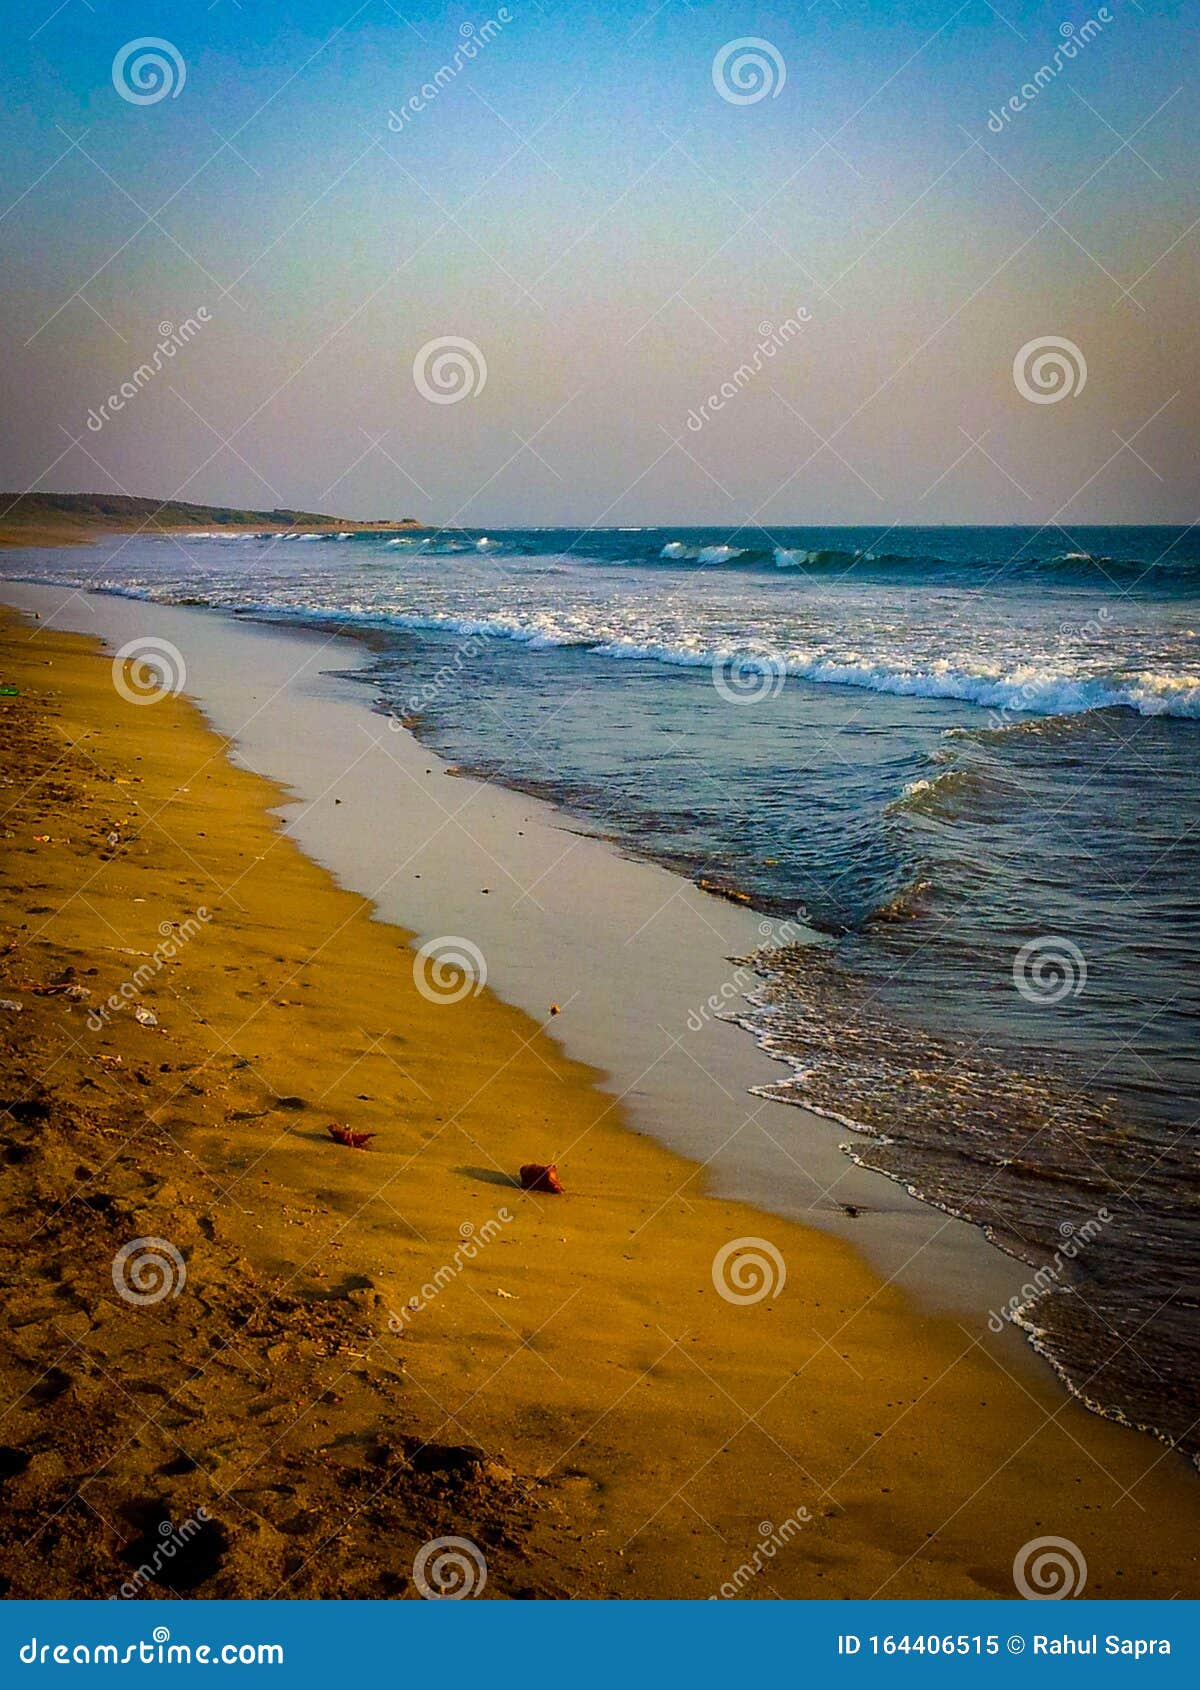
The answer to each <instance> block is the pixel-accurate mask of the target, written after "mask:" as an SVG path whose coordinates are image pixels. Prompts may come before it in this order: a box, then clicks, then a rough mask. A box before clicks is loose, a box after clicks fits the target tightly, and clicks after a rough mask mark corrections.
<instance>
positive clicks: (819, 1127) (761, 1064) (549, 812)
mask: <svg viewBox="0 0 1200 1690" xmlns="http://www.w3.org/2000/svg"><path fill="white" fill-rule="evenodd" d="M3 592H4V593H6V594H7V595H8V601H9V602H10V603H14V604H20V605H22V606H24V607H26V608H28V609H36V610H37V611H38V613H39V614H40V615H41V616H42V617H43V619H45V618H48V617H57V618H58V619H59V621H60V625H62V624H61V617H62V615H63V614H64V613H63V612H62V611H61V610H60V609H59V608H58V607H60V606H62V605H63V604H64V602H65V603H67V604H70V605H71V607H72V608H71V610H70V613H69V617H68V622H69V625H70V626H71V627H72V628H73V630H74V631H75V632H91V633H93V634H96V635H98V636H101V637H103V638H105V639H106V640H107V641H108V643H109V644H110V646H111V647H112V648H113V649H116V647H117V646H119V645H120V644H121V643H123V641H124V640H126V639H128V638H130V637H131V636H135V637H149V638H153V639H165V640H168V641H170V642H172V643H174V644H175V645H176V646H177V648H178V649H181V650H182V651H183V652H184V653H185V654H186V669H187V690H188V693H189V695H190V696H192V697H193V698H194V699H195V700H196V702H198V703H199V705H200V708H201V709H202V710H203V711H204V713H205V715H206V717H207V719H208V720H209V722H210V723H211V724H212V726H213V727H214V728H216V729H217V731H218V732H220V733H222V734H224V735H227V736H229V737H230V738H231V739H232V741H233V742H234V743H233V755H234V756H235V758H236V759H237V760H238V761H239V762H243V763H244V764H245V765H246V766H248V767H250V768H253V769H254V770H255V771H256V772H258V773H259V774H262V775H264V776H266V777H267V778H268V779H272V780H277V781H279V782H280V783H281V784H282V785H284V786H285V787H286V788H287V789H288V791H289V793H290V794H292V795H293V799H292V802H291V803H288V804H285V805H283V806H281V807H280V809H279V811H278V813H279V814H281V815H282V816H283V817H284V819H285V823H286V826H287V828H288V830H289V832H290V833H291V834H292V836H293V837H294V838H295V839H296V841H297V842H298V843H299V844H300V846H301V848H302V849H303V850H304V851H305V852H306V853H307V854H308V855H309V856H311V857H313V858H315V860H316V861H318V862H319V863H321V864H322V865H323V866H324V867H325V868H326V869H328V870H329V871H330V872H331V873H332V874H333V875H334V877H335V879H336V880H337V881H338V883H339V884H340V885H343V886H346V887H347V888H348V889H349V890H351V891H354V892H357V893H359V894H361V895H363V896H366V897H369V898H370V899H371V900H372V902H373V903H374V904H375V906H376V908H377V909H378V911H379V913H380V915H381V917H382V918H384V919H386V920H389V921H391V922H393V923H394V924H395V925H397V926H398V927H401V928H405V929H408V928H411V929H412V930H413V931H414V932H415V933H416V936H417V939H418V940H419V941H421V942H424V941H426V940H429V939H432V938H435V937H437V936H439V935H442V934H445V933H453V934H458V933H460V932H462V931H463V930H464V926H465V931H466V932H467V934H468V936H469V937H470V938H471V939H472V940H473V941H477V942H478V943H479V944H480V945H481V946H482V947H483V949H484V951H485V953H486V956H487V959H488V967H489V975H488V979H489V983H490V984H491V986H492V987H493V988H494V989H495V990H497V991H498V992H499V994H500V996H501V997H502V998H504V999H505V1000H506V1001H507V1002H509V1003H512V1004H514V1005H515V1006H516V1007H517V1008H519V1009H521V1010H523V1011H525V1013H527V1014H529V1015H531V1016H533V1017H534V1019H535V1020H539V1021H540V1020H542V1019H543V1018H544V1016H545V1012H546V1009H547V1006H548V1003H549V1002H550V1001H553V1000H554V999H555V998H558V999H561V1000H565V999H566V998H568V997H571V998H572V999H573V1000H574V1002H575V1003H577V1004H578V1008H577V1009H576V1008H575V1007H573V1005H569V1006H568V1010H567V1013H566V1014H564V1015H563V1016H562V1017H561V1018H557V1019H556V1021H555V1027H554V1032H555V1036H556V1038H557V1039H558V1040H559V1041H560V1042H561V1043H562V1044H563V1046H564V1048H565V1049H566V1051H567V1053H568V1054H569V1055H571V1056H573V1057H575V1058H576V1059H578V1060H580V1061H582V1062H584V1063H586V1064H587V1065H588V1066H590V1067H591V1068H593V1069H595V1070H596V1071H597V1072H599V1073H601V1074H602V1075H603V1076H604V1079H603V1081H602V1084H603V1085H604V1086H605V1088H606V1089H608V1090H610V1091H611V1092H612V1093H613V1094H615V1095H619V1096H620V1097H621V1098H622V1099H623V1106H624V1108H625V1110H626V1112H627V1113H628V1114H629V1116H630V1118H631V1121H632V1124H633V1126H634V1127H635V1129H636V1130H638V1131H645V1132H648V1133H649V1134H650V1135H651V1136H652V1137H654V1138H655V1139H656V1140H657V1141H658V1142H659V1143H661V1144H663V1145H664V1146H665V1147H666V1148H667V1149H669V1150H673V1151H676V1152H678V1153H681V1154H683V1155H685V1156H689V1157H691V1158H692V1159H693V1160H695V1161H696V1162H698V1163H700V1164H702V1165H703V1167H704V1169H705V1171H706V1176H707V1177H708V1179H709V1180H710V1181H711V1182H712V1184H713V1188H714V1189H715V1190H716V1191H717V1192H718V1193H719V1194H720V1195H722V1196H728V1197H733V1198H737V1199H740V1200H744V1201H748V1202H750V1203H752V1204H754V1206H755V1207H757V1208H760V1209H762V1210H763V1211H764V1212H766V1213H771V1214H778V1215H781V1216H783V1217H784V1218H788V1219H792V1220H799V1221H801V1222H802V1223H803V1224H805V1225H817V1226H819V1227H821V1228H822V1229H824V1230H827V1231H829V1232H831V1233H833V1234H834V1235H835V1236H837V1237H840V1238H842V1239H844V1240H846V1241H848V1242H850V1243H851V1244H853V1246H854V1247H855V1248H856V1249H859V1250H861V1251H863V1252H864V1253H865V1254H866V1256H867V1258H868V1260H869V1261H870V1262H871V1263H872V1264H873V1265H874V1266H875V1267H876V1268H877V1270H879V1271H880V1272H881V1273H882V1274H883V1275H884V1277H885V1278H888V1279H889V1280H890V1279H892V1278H893V1277H895V1278H896V1279H897V1281H898V1283H900V1284H901V1285H902V1286H903V1288H904V1289H905V1290H906V1291H907V1292H908V1293H909V1294H910V1295H913V1296H915V1297H917V1298H918V1300H919V1301H920V1302H921V1303H922V1305H923V1306H926V1307H929V1308H931V1309H933V1310H940V1311H942V1312H950V1313H954V1314H958V1315H962V1316H963V1317H965V1318H968V1319H977V1320H978V1319H985V1318H986V1315H987V1311H988V1310H989V1309H991V1308H994V1307H998V1306H1000V1305H1002V1304H1005V1303H1007V1302H1008V1301H1009V1299H1010V1297H1011V1295H1012V1292H1013V1291H1014V1289H1015V1288H1016V1286H1017V1285H1018V1284H1019V1283H1020V1282H1021V1279H1022V1277H1023V1276H1024V1275H1025V1274H1027V1272H1028V1271H1029V1268H1028V1264H1027V1263H1024V1262H1021V1261H1019V1260H1018V1259H1017V1258H1015V1257H1012V1256H1009V1255H1008V1254H1006V1253H1005V1252H1002V1251H1000V1250H999V1249H998V1248H997V1247H996V1246H994V1245H993V1244H992V1243H991V1242H990V1241H988V1240H987V1239H986V1238H985V1237H984V1235H983V1234H982V1232H981V1231H980V1230H979V1229H978V1228H977V1227H975V1226H972V1225H971V1224H970V1223H969V1222H967V1221H965V1220H962V1219H960V1218H959V1217H957V1216H953V1215H948V1214H947V1213H946V1212H945V1211H943V1210H940V1209H938V1208H936V1207H935V1206H933V1205H931V1204H929V1203H927V1202H925V1201H924V1200H922V1199H920V1198H918V1197H916V1196H914V1195H912V1194H911V1193H910V1192H909V1191H908V1190H907V1188H906V1187H905V1186H904V1185H903V1183H901V1182H898V1181H895V1180H893V1179H891V1178H889V1177H888V1176H887V1175H885V1174H883V1173H881V1172H879V1171H878V1170H875V1169H870V1168H863V1167H860V1166H858V1165H857V1164H856V1163H855V1162H854V1161H853V1160H852V1159H851V1157H849V1156H848V1155H847V1154H846V1153H845V1152H844V1151H843V1150H842V1149H841V1148H840V1147H839V1146H840V1144H841V1142H842V1140H843V1139H844V1138H845V1134H846V1132H847V1131H853V1130H854V1129H851V1128H848V1127H847V1125H846V1123H845V1122H843V1121H840V1120H838V1119H836V1118H833V1117H830V1116H828V1115H823V1114H821V1113H819V1112H818V1111H814V1110H811V1109H808V1108H807V1107H806V1106H805V1105H803V1104H797V1103H795V1102H788V1103H783V1102H779V1101H777V1100H775V1099H774V1098H772V1097H769V1096H767V1097H761V1096H758V1095H757V1094H756V1092H755V1088H756V1087H759V1086H765V1087H772V1086H776V1085H778V1084H780V1083H781V1081H782V1079H783V1076H785V1075H787V1074H789V1073H790V1071H791V1070H790V1065H789V1064H788V1063H787V1062H786V1061H781V1060H780V1058H778V1057H775V1056H772V1055H770V1054H769V1052H767V1051H766V1050H765V1049H764V1048H763V1046H762V1043H761V1041H760V1039H759V1038H758V1036H757V1035H756V1034H754V1033H753V1032H750V1031H748V1030H747V1029H746V1028H745V1027H744V1026H743V1025H741V1024H740V1022H739V1021H738V1020H735V1019H734V1018H733V1017H729V1018H726V1019H719V1018H717V1017H716V1016H714V1015H710V1014H708V1013H703V1020H704V1026H703V1028H702V1029H701V1033H702V1038H701V1040H700V1042H699V1045H698V1047H697V1048H696V1049H694V1050H687V1049H684V1048H683V1046H682V1044H681V1042H680V1041H681V1040H683V1038H684V1036H685V1034H686V1033H687V1031H688V1029H687V1022H688V1018H689V1016H691V1015H692V1014H693V1013H695V1012H696V1011H697V1008H698V1007H699V1010H700V1011H701V1012H704V1010H705V1005H706V1003H707V1001H708V1000H709V999H710V998H711V997H712V996H714V995H719V994H721V993H722V991H723V989H724V988H726V987H727V985H728V982H729V980H730V978H731V976H732V975H733V974H734V973H735V972H736V969H737V964H736V963H735V962H734V961H733V960H731V959H733V958H737V957H740V956H744V955H745V954H747V953H748V952H750V951H753V950H756V949H757V948H758V947H759V946H761V945H762V944H763V943H764V942H765V941H767V939H768V935H767V934H766V933H765V932H764V928H766V927H769V928H770V930H771V933H772V934H775V933H777V932H778V931H779V929H780V928H781V927H784V926H786V925H787V924H785V923H782V922H779V921H774V920H772V921H770V922H764V921H763V920H762V919H761V918H760V916H759V915H758V914H756V913H755V912H754V911H753V910H750V909H746V908H742V907H739V906H737V905H735V904H732V903H729V902H726V901H725V900H720V899H716V898H713V897H712V896H711V895H709V894H708V893H706V892H704V891H702V890H701V889H700V888H699V887H698V886H697V885H695V884H694V883H693V882H692V881H690V880H688V879H685V878H683V877H681V876H680V875H678V874H677V873H676V872H675V871H673V870H672V869H670V868H668V867H665V866H662V865H659V864H657V863H654V862H652V861H650V860H649V859H647V858H645V857H643V856H638V855H634V854H633V853H631V852H627V851H625V850H623V849H622V848H621V847H620V846H619V844H617V843H616V842H614V841H613V840H611V839H609V838H608V837H607V835H605V834H603V833H602V832H600V831H599V830H598V829H596V828H594V827H592V826H591V824H590V823H589V822H588V821H586V820H584V819H582V818H579V817H575V816H567V815H565V814H564V812H563V811H562V810H560V809H558V808H557V807H555V806H554V805H553V804H551V803H550V802H548V801H547V800H546V799H543V798H540V797H537V796H535V795H531V794H529V793H521V792H516V791H513V790H512V789H510V788H508V787H506V786H502V785H498V784H495V783H491V782H488V781H485V780H481V779H479V778H478V777H475V776H472V775H470V774H467V773H463V772H461V771H458V770H457V769H454V768H453V767H452V765H450V764H449V763H447V762H446V760H445V759H444V758H442V757H441V756H440V755H439V754H438V753H437V752H436V751H435V750H434V749H433V748H432V747H430V746H428V745H427V744H425V743H424V742H423V741H421V740H419V739H418V738H417V737H416V735H415V734H413V733H412V731H411V730H410V729H407V728H402V727H400V725H399V724H396V723H393V724H392V725H391V726H389V718H388V717H387V716H385V715H383V714H381V713H380V712H379V711H378V710H377V709H376V708H375V707H374V705H373V702H372V696H373V695H372V693H371V691H370V690H369V686H364V685H363V680H364V678H366V672H367V671H368V670H369V669H370V666H371V661H372V653H373V650H374V646H373V641H372V631H371V630H369V629H365V630H358V629H355V628H353V627H351V628H342V627H341V626H340V625H338V624H336V623H333V622H330V623H328V624H325V623H322V624H313V623H296V622H284V621H278V620H274V619H268V618H260V617H252V616H244V617H243V616H237V617H233V616H230V615H228V614H226V613H223V612H221V611H218V610H213V609H210V608H208V607H205V606H174V605H163V604H157V603H154V602H153V601H149V600H145V599H139V598H130V597H127V596H126V595H123V594H120V593H105V592H99V593H90V592H86V591H70V592H67V593H65V594H64V592H63V590H62V589H59V588H55V587H50V586H45V585H41V584H32V583H18V582H11V581H10V582H7V583H6V584H5V587H4V589H3ZM2 596H3V595H2V594H0V598H2ZM352 672H353V673H354V675H355V678H353V679H350V678H348V676H349V675H350V674H351V673H352ZM247 677H250V679H249V680H248V679H247ZM300 712H302V713H303V714H300ZM297 729H298V730H299V731H297ZM447 775H452V776H453V780H454V786H453V788H452V789H451V791H452V792H453V794H454V796H453V800H452V802H447V801H445V800H444V798H443V790H444V781H445V778H446V776H447ZM411 798H418V799H419V800H420V802H421V803H422V804H423V805H428V806H430V807H432V809H433V810H434V811H435V812H436V814H437V816H438V818H439V820H440V823H441V828H440V830H439V835H438V837H439V839H440V840H441V839H448V840H449V842H451V843H452V844H453V846H454V849H453V850H452V851H451V852H450V853H449V854H448V855H447V854H444V853H442V852H439V851H435V852H432V853H427V852H426V851H425V838H424V828H423V824H422V822H421V817H420V813H419V812H417V813H415V814H414V812H413V811H412V810H411V806H410V805H409V804H408V803H407V802H406V800H408V799H411ZM335 799H336V800H337V802H336V803H335ZM368 807H369V808H370V812H371V818H372V820H371V827H370V830H369V832H368V833H366V834H363V833H362V832H361V831H359V832H358V834H357V836H356V837H355V838H352V839H350V840H348V829H347V826H346V821H347V817H348V816H349V817H352V816H354V815H355V814H362V813H363V812H364V811H365V810H366V809H367V808H368ZM460 808H461V810H462V812H463V814H464V815H466V816H467V817H468V820H467V822H459V821H458V820H452V819H451V818H452V815H455V814H456V813H457V811H458V810H459V809H460ZM393 841H403V843H404V849H405V852H406V853H409V854H411V855H412V861H411V862H408V861H407V860H406V863H405V868H404V872H403V874H402V875H400V876H396V875H394V874H393V873H392V872H391V866H392V859H391V851H392V842H393ZM505 862H510V863H511V865H512V870H513V872H512V873H510V872H509V871H508V870H507V869H504V868H503V867H502V863H505ZM514 875H515V876H516V877H519V878H520V880H521V884H520V885H518V884H517V879H516V878H514ZM489 882H491V884H490V885H489ZM483 886H488V887H489V890H488V893H487V894H486V901H481V898H482V896H483V895H482V893H481V888H482V887H483ZM525 886H533V887H534V889H535V891H536V892H537V900H538V901H535V900H534V898H533V897H532V896H531V895H530V894H528V893H526V892H525V890H524V888H525ZM506 892H509V893H511V896H512V902H511V904H509V905H506V904H505V903H504V902H503V900H504V898H505V894H506ZM539 901H540V903H541V905H542V906H543V907H540V908H539ZM614 910H615V911H618V912H619V926H618V922H615V921H614ZM468 911H469V912H470V913H469V915H468V913H467V912H468ZM514 920H516V921H519V924H520V925H519V937H517V938H516V942H514V937H515V936H514V933H513V930H512V923H513V922H514ZM794 925H795V924H793V926H794ZM548 985H549V987H550V990H549V995H548V996H547V986H548ZM614 997H615V998H616V1000H617V1002H618V1003H619V1005H620V1006H621V1007H620V1010H619V1011H616V1012H615V1011H614V1005H613V1003H612V1002H611V1001H610V1000H611V999H612V998H614ZM730 1002H731V1003H736V999H731V1000H730ZM781 1069H782V1070H783V1075H781ZM748 1120H753V1121H754V1122H756V1123H757V1122H758V1121H760V1120H763V1121H765V1125H763V1126H762V1128H761V1129H760V1130H756V1131H753V1132H746V1131H745V1130H744V1128H745V1125H746V1122H747V1121H748ZM735 1136H736V1139H737V1142H736V1145H735V1146H734V1147H733V1148H732V1150H729V1149H727V1144H728V1142H729V1141H730V1140H731V1139H732V1138H733V1137H735ZM845 1205H849V1206H850V1207H851V1208H853V1209H854V1210H855V1211H856V1213H855V1215H854V1216H853V1217H850V1216H848V1215H847V1214H846V1213H845V1207H844V1206H845ZM1005 1336H1006V1338H1007V1339H1009V1340H1010V1343H1009V1353H1008V1355H1007V1357H1006V1361H1007V1364H1008V1365H1009V1366H1016V1367H1018V1368H1023V1369H1026V1370H1029V1371H1031V1372H1034V1373H1040V1372H1041V1371H1042V1366H1043V1364H1042V1362H1041V1361H1040V1360H1039V1359H1038V1358H1036V1357H1035V1356H1034V1355H1033V1354H1032V1352H1031V1350H1030V1347H1029V1346H1028V1344H1027V1343H1026V1342H1025V1340H1024V1338H1023V1337H1021V1336H1020V1335H1019V1334H1017V1333H1015V1332H1012V1331H1010V1332H1007V1333H1006V1335H1005Z"/></svg>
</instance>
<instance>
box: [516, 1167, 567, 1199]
mask: <svg viewBox="0 0 1200 1690" xmlns="http://www.w3.org/2000/svg"><path fill="white" fill-rule="evenodd" d="M521 1184H522V1186H523V1187H524V1189H525V1190H526V1191H550V1192H555V1193H557V1194H559V1195H562V1192H563V1185H562V1181H561V1180H560V1179H559V1177H558V1168H557V1166H556V1165H555V1164H554V1163H553V1162H526V1163H525V1165H524V1167H523V1168H522V1169H521Z"/></svg>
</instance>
